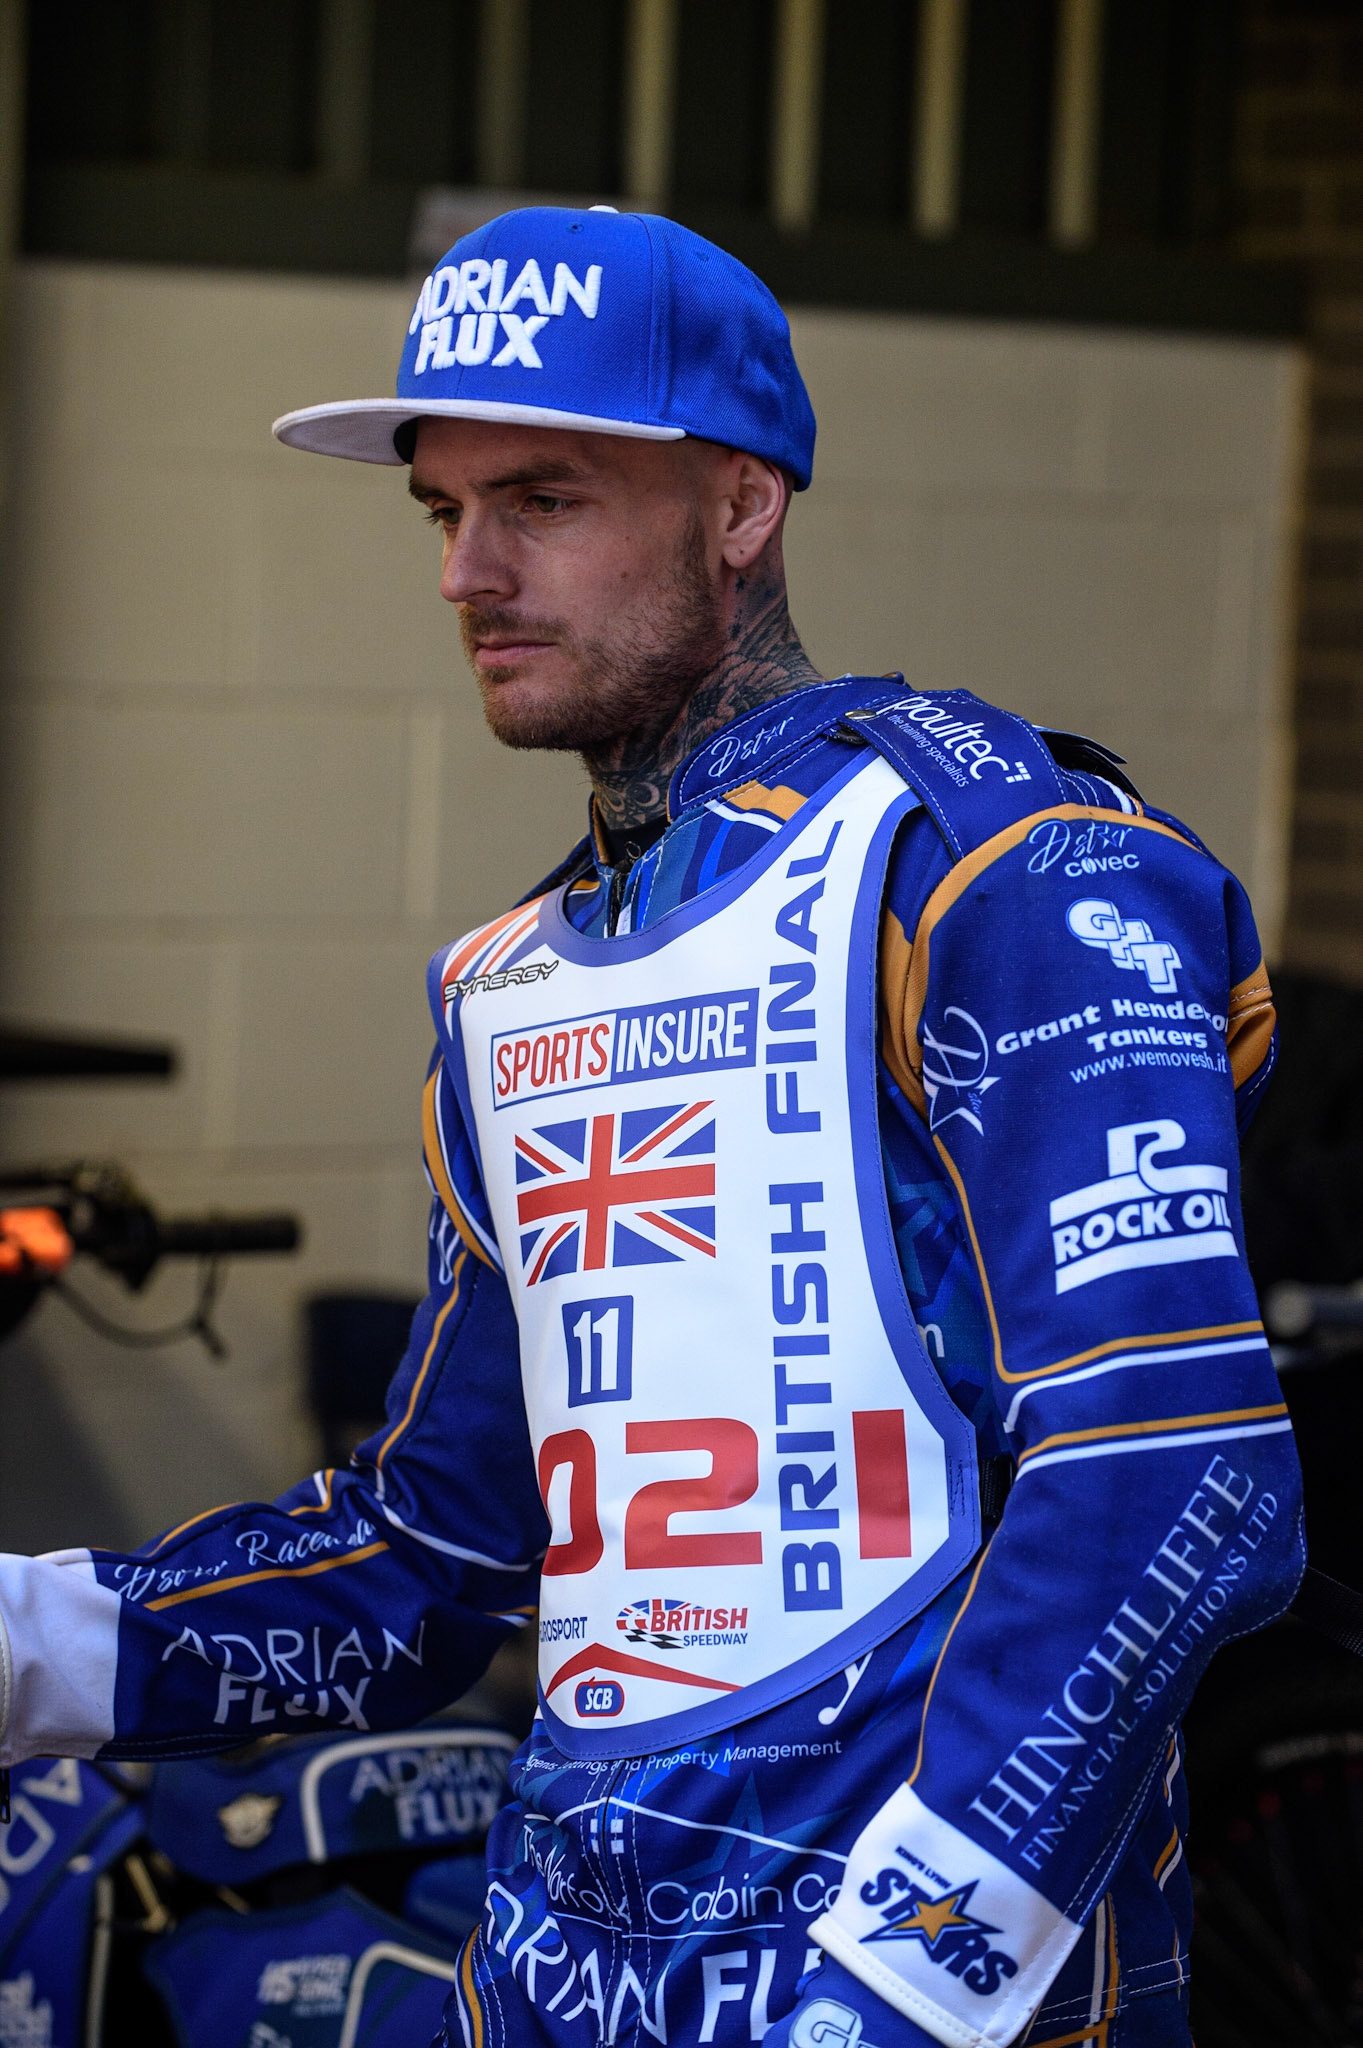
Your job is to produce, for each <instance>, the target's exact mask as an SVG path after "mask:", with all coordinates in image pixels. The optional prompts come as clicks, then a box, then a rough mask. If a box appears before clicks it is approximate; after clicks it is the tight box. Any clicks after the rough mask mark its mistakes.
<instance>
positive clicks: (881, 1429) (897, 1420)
mask: <svg viewBox="0 0 1363 2048" xmlns="http://www.w3.org/2000/svg"><path fill="white" fill-rule="evenodd" d="M852 1450H853V1453H854V1455H855V1458H856V1465H857V1515H858V1517H859V1519H860V1523H861V1554H862V1556H863V1557H912V1555H913V1542H912V1533H913V1524H912V1520H911V1517H910V1515H909V1452H908V1445H907V1443H906V1442H905V1437H904V1411H903V1409H902V1408H863V1409H860V1410H857V1411H854V1413H853V1416H852Z"/></svg>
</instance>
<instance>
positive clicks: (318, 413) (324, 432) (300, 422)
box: [270, 398, 686, 468]
mask: <svg viewBox="0 0 1363 2048" xmlns="http://www.w3.org/2000/svg"><path fill="white" fill-rule="evenodd" d="M424 419H454V420H496V421H499V422H500V423H501V424H502V425H503V426H512V427H565V428H568V429H572V430H576V431H577V432H578V433H580V434H621V435H623V436H625V438H626V439H628V440H633V441H681V440H684V439H685V437H686V429H685V427H662V426H651V425H648V424H647V423H646V422H644V421H642V420H603V419H596V418H594V417H593V416H592V415H591V414H589V413H581V412H556V411H554V409H553V408H552V407H550V406H545V405H500V404H498V403H497V402H496V401H495V400H493V399H484V398H431V399H427V400H426V401H424V402H423V403H420V404H418V403H416V402H414V401H413V400H412V399H410V398H351V399H337V400H335V401H334V402H333V403H331V404H330V405H305V406H304V407H303V409H302V411H301V412H286V413H285V414H284V416H283V418H282V419H277V420H276V421H275V423H274V425H273V427H272V428H271V429H270V431H271V433H272V434H273V435H274V437H275V439H276V441H282V442H283V443H284V444H285V446H286V447H288V448H303V449H306V450H307V452H308V454H310V455H341V456H344V457H346V458H347V459H348V460H349V461H351V462H384V463H388V464H390V465H391V466H392V467H393V468H398V467H399V466H400V465H401V463H402V457H401V456H400V455H399V454H398V452H397V449H396V448H395V447H394V446H393V436H394V434H395V433H396V432H397V430H398V428H399V427H401V426H405V425H406V424H407V422H408V421H409V420H424Z"/></svg>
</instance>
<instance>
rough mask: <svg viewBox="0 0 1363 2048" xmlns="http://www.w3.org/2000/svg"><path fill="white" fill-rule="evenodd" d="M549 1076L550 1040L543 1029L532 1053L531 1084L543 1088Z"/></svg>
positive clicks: (533, 1086)
mask: <svg viewBox="0 0 1363 2048" xmlns="http://www.w3.org/2000/svg"><path fill="white" fill-rule="evenodd" d="M548 1078H549V1040H548V1039H547V1038H546V1037H545V1035H544V1033H543V1032H542V1031H541V1033H540V1035H539V1037H538V1038H537V1039H536V1040H535V1043H534V1047H533V1049H532V1051H531V1054H530V1086H531V1087H532V1088H542V1087H543V1086H544V1084H545V1082H546V1081H547V1080H548Z"/></svg>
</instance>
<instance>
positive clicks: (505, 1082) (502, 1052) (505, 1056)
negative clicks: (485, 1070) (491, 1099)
mask: <svg viewBox="0 0 1363 2048" xmlns="http://www.w3.org/2000/svg"><path fill="white" fill-rule="evenodd" d="M496 1064H497V1072H498V1074H499V1075H500V1076H501V1079H500V1080H499V1081H498V1083H497V1093H498V1094H499V1095H509V1094H510V1093H511V1087H512V1081H511V1047H510V1046H509V1045H507V1044H505V1043H503V1044H502V1045H499V1046H498V1048H497V1061H496Z"/></svg>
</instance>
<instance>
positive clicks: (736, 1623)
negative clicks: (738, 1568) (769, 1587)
mask: <svg viewBox="0 0 1363 2048" xmlns="http://www.w3.org/2000/svg"><path fill="white" fill-rule="evenodd" d="M615 1626H616V1627H617V1628H618V1629H619V1630H620V1631H621V1633H622V1634H623V1636H624V1638H625V1641H626V1642H627V1643H642V1644H644V1645H645V1647H646V1648H648V1649H650V1650H694V1649H719V1648H723V1647H725V1646H727V1645H736V1646H741V1645H742V1644H744V1643H746V1642H747V1640H748V1610H747V1608H746V1607H707V1606H705V1605H704V1603H703V1602H700V1601H695V1600H668V1599H661V1598H659V1597H658V1596H657V1595H656V1594H655V1595H654V1597H653V1598H652V1599H650V1600H631V1601H630V1603H629V1605H628V1606H627V1607H622V1608H621V1609H620V1612H619V1613H618V1614H617V1615H616V1617H615Z"/></svg>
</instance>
